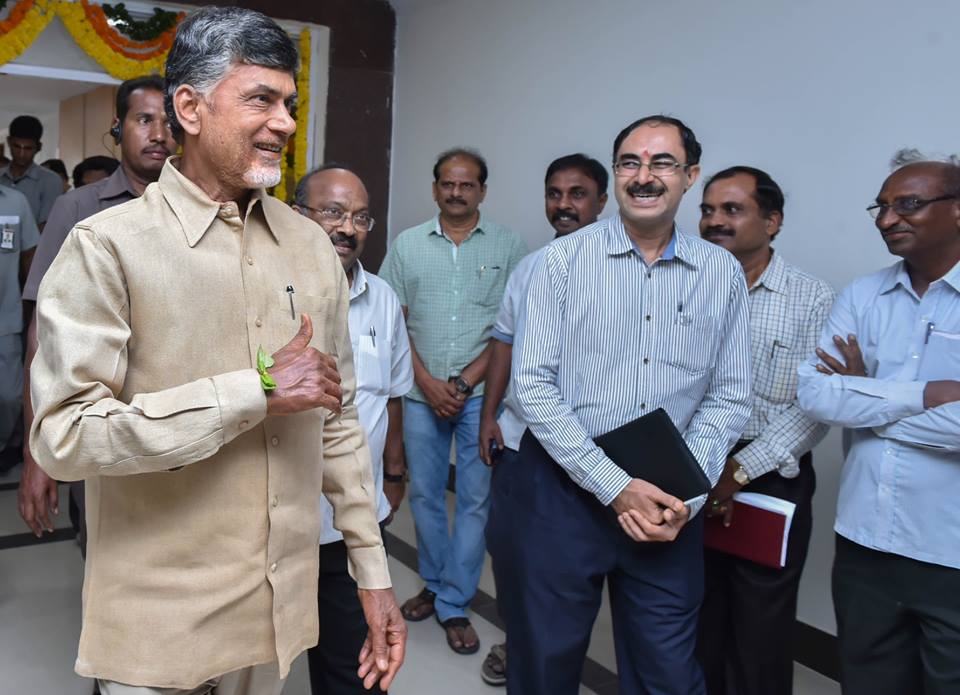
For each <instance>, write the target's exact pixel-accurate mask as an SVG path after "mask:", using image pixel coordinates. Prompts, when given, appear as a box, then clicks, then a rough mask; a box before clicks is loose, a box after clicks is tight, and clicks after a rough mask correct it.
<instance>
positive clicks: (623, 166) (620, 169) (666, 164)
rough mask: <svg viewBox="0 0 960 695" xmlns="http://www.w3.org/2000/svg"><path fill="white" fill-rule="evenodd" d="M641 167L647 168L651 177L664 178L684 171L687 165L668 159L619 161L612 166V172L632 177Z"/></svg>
mask: <svg viewBox="0 0 960 695" xmlns="http://www.w3.org/2000/svg"><path fill="white" fill-rule="evenodd" d="M643 167H647V168H648V169H649V170H650V174H651V175H653V176H657V177H660V178H663V177H664V176H673V175H674V174H676V173H677V171H678V170H680V169H686V168H687V165H686V164H681V163H680V162H674V161H673V160H670V159H657V160H654V161H652V162H642V161H640V160H639V159H621V160H620V161H619V162H616V163H615V164H614V165H613V171H614V173H615V174H617V175H618V176H634V175H635V174H637V172H639V171H640V169H642V168H643Z"/></svg>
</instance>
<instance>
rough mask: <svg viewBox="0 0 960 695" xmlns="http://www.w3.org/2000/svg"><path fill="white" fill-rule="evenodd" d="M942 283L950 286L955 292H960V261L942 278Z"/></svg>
mask: <svg viewBox="0 0 960 695" xmlns="http://www.w3.org/2000/svg"><path fill="white" fill-rule="evenodd" d="M943 281H944V282H945V283H947V284H948V285H950V287H952V288H953V289H954V291H956V292H960V261H958V262H957V263H956V264H955V265H954V266H953V268H951V269H950V271H949V272H948V273H947V274H946V275H944V276H943Z"/></svg>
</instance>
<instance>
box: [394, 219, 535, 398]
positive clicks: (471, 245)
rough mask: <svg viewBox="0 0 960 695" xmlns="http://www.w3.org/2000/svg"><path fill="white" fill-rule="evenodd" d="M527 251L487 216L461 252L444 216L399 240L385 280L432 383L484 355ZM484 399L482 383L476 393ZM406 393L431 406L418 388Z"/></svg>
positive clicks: (462, 244) (413, 230)
mask: <svg viewBox="0 0 960 695" xmlns="http://www.w3.org/2000/svg"><path fill="white" fill-rule="evenodd" d="M526 253H527V247H526V245H525V244H524V243H523V241H522V240H521V239H520V238H519V237H518V236H517V235H516V234H514V233H513V232H511V231H510V230H509V229H507V228H506V227H501V226H500V225H498V224H496V223H495V222H491V221H490V220H487V219H485V218H484V217H483V216H482V215H481V217H480V222H479V223H478V224H477V228H476V229H474V230H473V231H472V232H470V235H469V236H468V237H467V238H466V239H464V240H463V242H462V243H461V244H460V246H459V247H458V246H456V245H455V244H454V243H453V242H452V241H451V240H450V239H449V238H448V237H447V236H446V235H444V234H443V232H442V231H441V230H440V220H439V217H434V218H432V219H430V220H427V221H426V222H424V223H423V224H421V225H417V226H416V227H412V228H410V229H407V230H406V231H403V232H401V233H400V235H399V236H398V237H397V238H396V239H395V240H394V242H393V245H392V246H391V247H390V250H389V251H388V252H387V257H386V259H384V261H383V266H382V267H381V268H380V273H379V275H380V277H381V278H383V279H384V280H386V281H387V282H388V283H390V286H391V287H392V288H393V289H394V291H395V292H396V293H397V296H398V297H399V298H400V304H401V305H402V306H405V307H407V330H408V332H409V334H410V339H411V342H412V343H413V345H414V347H415V348H416V350H417V354H418V355H420V359H421V360H423V364H424V366H425V367H426V368H427V371H428V372H430V374H431V375H432V376H433V377H434V378H436V379H444V380H446V379H449V378H450V377H451V376H458V375H459V374H460V372H461V371H462V370H463V368H464V367H466V366H467V365H468V364H470V363H471V362H473V360H475V359H476V358H477V356H478V355H479V354H480V353H481V352H483V349H484V347H486V345H487V341H488V340H489V339H490V329H491V328H492V327H493V322H494V320H495V319H496V317H497V310H498V308H499V307H500V299H501V297H502V296H503V288H504V287H505V286H506V283H507V278H508V277H509V276H510V273H511V272H513V269H514V268H515V267H516V266H517V264H518V263H519V262H520V259H522V258H523V257H524V256H525V255H526ZM481 393H483V384H480V385H478V387H477V389H476V390H475V391H474V395H479V394H481ZM407 395H408V397H410V398H413V399H414V400H417V401H426V397H425V396H424V395H423V392H421V391H420V389H419V388H417V387H416V386H414V387H413V390H412V391H410V393H409V394H407Z"/></svg>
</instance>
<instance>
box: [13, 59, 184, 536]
mask: <svg viewBox="0 0 960 695" xmlns="http://www.w3.org/2000/svg"><path fill="white" fill-rule="evenodd" d="M163 91H164V85H163V78H161V77H158V76H156V75H149V76H146V77H136V78H134V79H132V80H127V81H126V82H124V83H123V84H121V85H120V87H119V88H118V89H117V111H116V114H117V115H116V117H115V118H114V122H113V125H112V126H111V128H110V132H111V134H112V135H113V137H114V140H115V141H116V143H117V144H118V145H119V146H120V166H119V167H117V169H116V171H114V172H113V174H111V175H110V176H109V177H108V178H106V179H104V180H103V181H97V182H95V183H94V184H91V185H90V186H83V187H81V188H76V189H74V190H72V191H68V192H67V193H65V194H63V195H62V196H60V197H59V198H57V202H56V203H54V204H53V210H51V211H50V219H49V220H47V226H46V227H45V228H44V230H43V236H42V237H41V238H40V243H39V244H38V245H37V253H36V256H35V257H34V260H33V264H32V265H31V266H30V275H29V277H28V278H27V284H26V287H24V289H23V299H24V301H27V302H30V303H31V304H33V303H35V302H36V301H37V292H38V290H39V289H40V281H41V280H43V276H44V275H45V274H46V272H47V270H48V269H49V268H50V264H51V263H53V259H54V258H56V256H57V253H59V251H60V247H61V246H62V245H63V242H64V240H66V238H67V235H68V234H69V233H70V230H71V229H73V228H74V226H75V225H76V224H77V223H78V222H80V220H84V219H86V218H88V217H91V216H93V215H95V214H96V213H98V212H100V211H101V210H106V209H107V208H111V207H113V206H114V205H119V204H120V203H125V202H127V201H128V200H133V199H134V198H138V197H140V196H141V195H143V191H144V189H146V187H147V185H148V184H150V183H153V182H154V181H156V180H157V178H158V177H159V176H160V171H161V169H163V164H164V162H166V161H167V157H169V156H170V155H171V154H173V152H175V151H176V149H177V143H176V141H175V140H174V139H173V133H171V132H170V127H169V126H168V125H167V115H166V113H165V112H164V109H163ZM30 313H31V314H32V313H33V311H32V307H31V310H30ZM36 352H37V323H36V317H34V319H33V320H31V322H30V327H29V329H28V330H27V356H26V360H24V383H25V388H24V409H23V418H24V426H25V429H26V430H27V431H28V432H29V431H30V426H31V424H32V423H33V408H32V406H31V403H30V365H31V364H32V362H33V358H34V356H35V355H36ZM24 444H25V445H24V447H23V472H22V473H21V475H20V488H19V489H18V491H17V498H18V502H19V507H20V516H21V517H22V518H23V520H24V521H25V522H26V523H27V526H29V527H30V530H31V531H33V532H34V533H35V534H36V535H37V537H38V538H39V537H40V535H42V533H43V532H44V531H53V523H52V520H51V518H50V515H51V514H56V513H57V512H58V511H59V494H58V491H57V482H56V481H55V480H53V479H52V478H51V477H50V476H48V475H47V474H46V473H44V472H43V470H42V469H41V468H40V467H39V466H38V465H37V462H36V461H34V460H33V456H32V455H31V454H30V447H29V445H28V443H27V442H24ZM70 495H71V499H72V500H73V502H74V504H75V505H76V508H77V512H78V524H77V525H78V531H79V540H80V548H81V550H85V544H86V524H85V522H84V514H85V512H84V505H83V482H82V481H80V482H75V483H71V485H70ZM72 514H73V510H72V509H71V515H72Z"/></svg>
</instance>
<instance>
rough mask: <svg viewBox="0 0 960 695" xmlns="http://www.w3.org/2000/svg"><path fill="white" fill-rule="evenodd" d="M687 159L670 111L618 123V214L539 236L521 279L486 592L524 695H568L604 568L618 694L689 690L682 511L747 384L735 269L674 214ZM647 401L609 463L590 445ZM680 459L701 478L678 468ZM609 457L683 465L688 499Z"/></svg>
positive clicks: (694, 574)
mask: <svg viewBox="0 0 960 695" xmlns="http://www.w3.org/2000/svg"><path fill="white" fill-rule="evenodd" d="M700 152H701V148H700V144H699V143H698V142H697V140H696V137H695V136H694V134H693V132H692V131H691V130H690V129H689V128H688V127H687V126H686V125H684V124H683V123H682V122H681V121H679V120H677V119H674V118H669V117H666V116H650V117H647V118H643V119H640V120H638V121H635V122H634V123H632V124H630V125H629V126H627V127H626V128H625V129H624V130H623V131H622V132H621V133H620V134H619V135H618V136H617V138H616V140H615V142H614V148H613V154H614V156H613V169H614V174H615V182H614V191H615V194H616V197H617V202H618V204H619V214H618V215H616V216H614V217H611V218H607V219H604V220H601V221H599V222H597V223H596V224H594V225H590V226H588V227H585V228H583V229H582V230H580V231H579V232H578V233H577V234H573V235H570V236H569V237H565V238H563V239H558V240H556V241H554V242H553V243H552V244H550V246H548V247H547V249H546V251H545V252H544V255H543V258H542V259H541V261H540V262H539V263H538V264H537V267H536V269H535V270H534V272H533V277H532V280H531V284H530V289H529V294H528V296H527V302H526V314H525V317H524V320H523V321H521V322H519V323H518V325H520V326H521V328H520V330H519V331H518V337H517V338H518V339H517V351H516V358H515V360H514V365H513V377H514V383H515V385H516V389H517V400H518V402H519V406H520V410H521V414H522V416H523V419H524V421H525V422H526V424H527V426H528V427H529V431H528V432H527V433H526V434H525V435H524V438H523V440H522V442H521V445H520V465H517V466H513V467H511V468H509V469H507V468H505V469H504V470H503V471H502V472H501V475H500V476H499V478H500V480H499V482H498V491H497V494H500V495H503V496H504V498H505V499H506V500H508V504H509V506H510V514H511V519H510V521H511V524H512V528H513V529H515V533H514V541H513V543H512V545H511V549H510V552H512V557H511V558H509V560H510V561H509V562H507V561H505V562H504V563H503V565H504V566H507V567H511V570H512V573H513V575H514V576H512V577H501V578H500V583H501V584H504V585H510V586H513V587H515V589H514V591H512V592H510V594H509V595H508V596H505V597H501V598H500V600H501V609H502V611H503V612H504V618H505V621H506V624H507V632H508V634H509V635H510V640H511V641H510V650H511V658H510V660H509V661H508V662H507V681H508V684H509V687H510V688H511V689H515V691H516V692H519V693H524V695H540V694H543V695H548V694H549V695H558V694H559V695H563V694H566V693H576V692H578V683H579V681H580V675H581V672H582V670H583V660H584V657H585V655H586V651H587V646H588V644H589V639H590V630H591V627H592V624H593V621H594V619H595V618H596V614H597V611H598V610H599V607H600V601H601V591H602V587H603V580H604V579H605V578H607V579H609V582H610V599H611V604H612V613H613V624H614V636H615V641H616V650H617V672H618V676H619V680H620V689H621V692H622V693H639V692H645V693H650V694H651V695H668V694H676V695H681V694H682V695H693V694H702V693H704V692H705V690H704V683H703V676H702V673H701V671H700V667H699V666H698V664H697V662H696V659H695V658H694V645H695V641H696V624H697V613H698V610H699V607H700V601H701V599H702V596H703V523H702V516H700V515H698V514H697V513H698V512H699V511H700V509H701V508H702V506H703V503H704V501H705V500H706V492H707V491H708V488H709V486H711V485H713V484H715V483H716V481H717V479H718V478H719V476H720V472H721V470H722V469H723V466H724V463H725V461H726V456H727V452H728V451H729V450H730V448H731V447H732V446H733V445H734V444H735V443H736V441H737V440H738V439H739V437H740V434H741V432H742V431H743V428H744V426H745V424H746V422H747V418H748V417H749V414H750V398H751V394H750V358H749V354H750V336H749V311H748V305H747V288H746V283H745V281H744V276H743V271H742V269H741V267H740V265H739V264H738V263H737V262H736V260H735V259H734V258H733V257H732V256H730V255H729V254H727V253H725V252H723V251H721V250H720V249H717V248H716V247H715V246H713V245H711V244H709V243H706V242H704V241H701V240H700V239H697V238H693V237H689V236H686V235H683V234H681V233H680V232H679V230H678V229H677V227H676V224H675V222H674V219H675V216H676V212H677V208H678V207H679V205H680V201H681V199H682V197H683V194H684V193H685V192H686V191H687V190H689V189H690V187H691V186H692V185H693V184H694V182H695V181H696V179H697V176H698V175H699V172H700V166H699V160H700ZM660 408H662V409H663V410H664V411H666V415H667V416H668V418H666V419H664V420H660V421H659V424H657V425H656V426H657V427H659V428H660V431H661V432H662V434H663V435H664V436H658V437H656V438H654V439H648V440H644V439H642V438H640V437H637V438H636V441H635V445H634V448H633V454H634V455H633V456H632V457H631V456H628V457H620V460H615V459H614V458H611V457H610V456H608V454H607V453H605V452H604V450H603V449H601V447H600V446H598V445H597V444H596V443H595V442H594V439H595V438H598V437H602V435H604V434H608V433H611V432H612V431H614V430H617V429H618V428H620V427H622V426H623V425H626V424H628V423H631V422H632V421H634V420H637V419H638V418H640V417H642V416H650V417H651V418H656V417H657V415H656V411H657V410H658V409H660ZM649 423H650V418H647V419H645V420H643V421H641V422H640V425H639V426H638V427H637V429H640V427H641V426H645V425H646V424H649ZM674 426H675V427H674ZM674 429H675V430H676V431H679V433H680V434H681V435H682V441H681V440H680V439H679V438H678V439H677V440H676V443H675V445H674V447H673V450H674V451H675V453H674V454H671V455H663V456H658V455H656V454H655V453H653V450H654V449H660V450H664V451H665V450H668V449H667V446H668V442H669V440H668V439H667V436H669V435H670V434H671V433H672V431H673V430H674ZM687 455H692V457H693V460H695V461H696V463H698V464H699V468H700V469H701V471H702V473H705V474H706V476H705V477H706V480H703V481H702V483H699V482H698V481H697V480H696V478H697V476H695V475H694V474H693V472H692V471H689V469H684V468H683V465H684V460H683V457H684V456H687ZM625 468H630V469H631V470H634V471H637V470H644V469H645V470H647V471H649V472H650V477H654V476H661V477H663V478H664V479H667V478H670V477H684V476H686V477H685V480H686V481H687V482H688V483H689V482H692V484H693V487H695V488H696V489H697V491H698V492H699V493H702V494H698V495H696V496H695V497H693V498H689V499H680V498H679V497H678V496H676V494H674V491H673V490H670V489H660V488H659V487H657V486H655V485H653V484H651V483H650V482H648V480H647V479H646V478H641V477H638V476H637V475H631V474H628V473H627V471H626V470H625ZM681 469H682V470H684V471H685V473H684V474H682V475H680V476H677V475H671V474H673V473H676V472H677V471H679V470H681ZM664 473H666V474H667V475H666V476H663V474H664ZM700 477H701V478H702V477H703V476H700ZM678 489H679V488H678Z"/></svg>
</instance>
